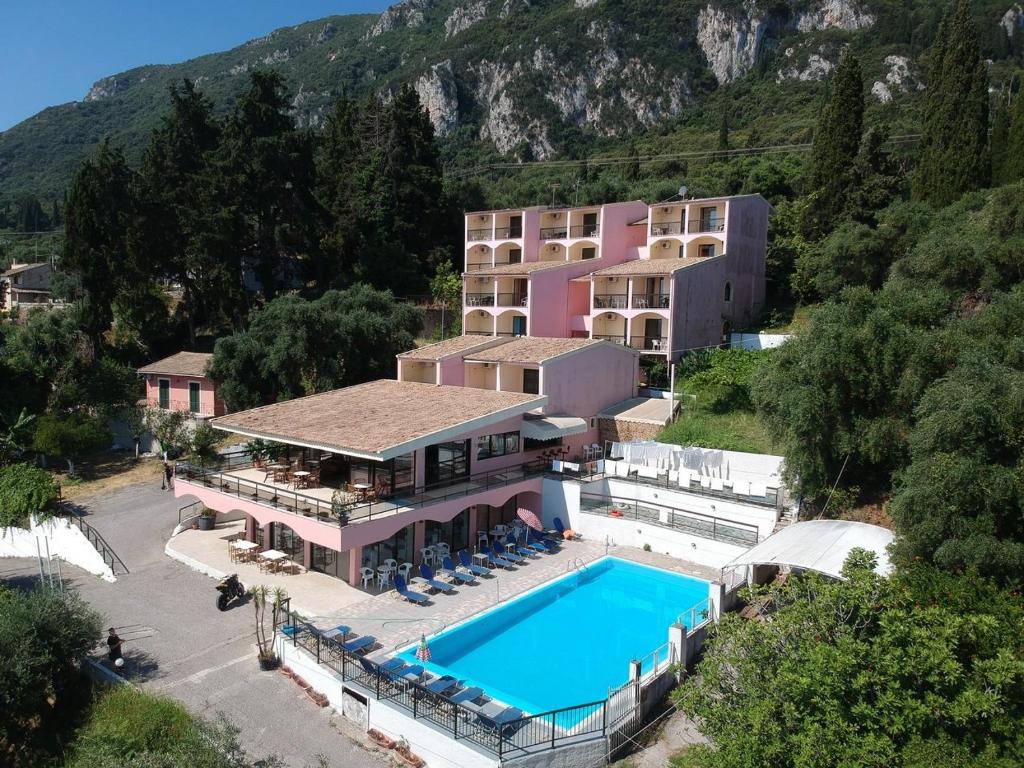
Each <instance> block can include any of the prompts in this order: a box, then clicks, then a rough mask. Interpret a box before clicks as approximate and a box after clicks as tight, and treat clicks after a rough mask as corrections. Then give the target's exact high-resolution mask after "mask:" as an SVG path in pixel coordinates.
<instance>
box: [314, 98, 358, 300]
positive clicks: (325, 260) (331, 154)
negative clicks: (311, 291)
mask: <svg viewBox="0 0 1024 768" xmlns="http://www.w3.org/2000/svg"><path fill="white" fill-rule="evenodd" d="M358 126H359V108H358V107H357V105H356V103H355V102H354V101H352V99H350V98H349V97H348V94H344V93H343V94H342V95H341V96H340V97H339V98H338V99H337V100H335V102H334V105H333V107H332V109H331V113H330V114H329V115H328V116H327V120H326V124H325V127H324V132H323V134H322V136H321V138H320V143H319V146H318V148H317V152H316V167H317V195H318V197H319V199H320V202H321V204H322V205H323V206H324V208H325V209H326V211H327V221H326V225H325V227H324V231H323V235H322V237H321V242H320V247H321V251H322V254H323V257H322V258H320V259H316V260H309V261H308V262H307V264H308V273H307V279H309V280H311V281H313V282H314V283H315V284H316V286H317V287H318V288H319V289H320V290H325V289H327V288H342V287H345V286H347V285H349V284H351V283H352V282H353V280H354V276H355V264H356V263H357V262H358V259H359V254H360V253H361V252H362V250H363V244H362V238H361V233H360V230H359V226H358V222H359V218H360V211H359V207H358V202H359V200H358V198H357V195H356V176H357V173H358V168H359V163H360V162H361V159H362V148H361V146H360V138H359V132H358Z"/></svg>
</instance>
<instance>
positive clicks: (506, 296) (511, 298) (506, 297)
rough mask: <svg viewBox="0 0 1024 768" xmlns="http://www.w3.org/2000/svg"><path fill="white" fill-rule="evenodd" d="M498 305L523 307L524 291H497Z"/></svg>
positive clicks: (524, 304) (524, 303) (524, 301)
mask: <svg viewBox="0 0 1024 768" xmlns="http://www.w3.org/2000/svg"><path fill="white" fill-rule="evenodd" d="M498 306H499V307H525V306H526V294H525V293H499V294H498Z"/></svg>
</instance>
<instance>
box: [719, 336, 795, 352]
mask: <svg viewBox="0 0 1024 768" xmlns="http://www.w3.org/2000/svg"><path fill="white" fill-rule="evenodd" d="M791 338H793V335H792V334H790V333H731V334H729V346H730V347H732V348H733V349H775V348H776V347H781V346H782V345H783V344H785V343H786V342H787V341H789V340H790V339H791Z"/></svg>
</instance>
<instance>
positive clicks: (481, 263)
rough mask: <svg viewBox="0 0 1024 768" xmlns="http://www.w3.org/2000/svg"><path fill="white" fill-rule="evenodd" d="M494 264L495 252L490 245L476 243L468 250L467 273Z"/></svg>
mask: <svg viewBox="0 0 1024 768" xmlns="http://www.w3.org/2000/svg"><path fill="white" fill-rule="evenodd" d="M493 264H494V250H493V249H492V248H491V246H489V245H484V244H483V243H476V244H475V245H471V246H469V247H468V248H467V249H466V271H467V272H475V271H477V270H478V269H486V268H487V267H490V266H493Z"/></svg>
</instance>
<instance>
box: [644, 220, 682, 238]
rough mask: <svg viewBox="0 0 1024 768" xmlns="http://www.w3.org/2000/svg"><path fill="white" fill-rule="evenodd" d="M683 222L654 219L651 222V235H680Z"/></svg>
mask: <svg viewBox="0 0 1024 768" xmlns="http://www.w3.org/2000/svg"><path fill="white" fill-rule="evenodd" d="M682 233H683V223H682V222H681V221H655V222H652V223H651V237H661V236H662V235H681V234H682Z"/></svg>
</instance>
